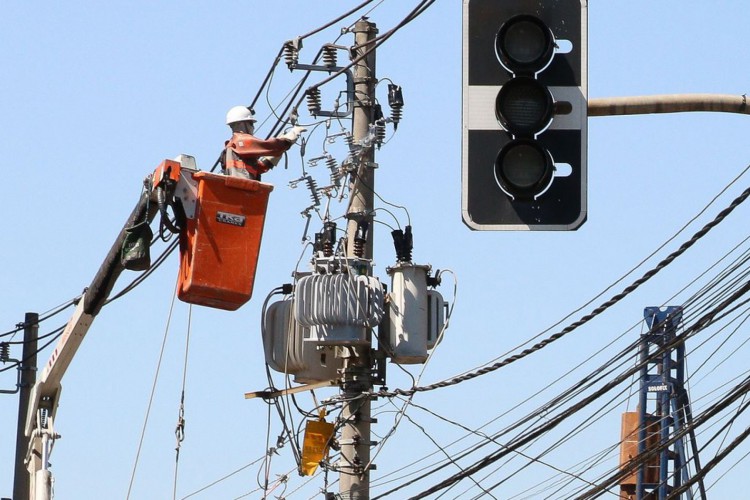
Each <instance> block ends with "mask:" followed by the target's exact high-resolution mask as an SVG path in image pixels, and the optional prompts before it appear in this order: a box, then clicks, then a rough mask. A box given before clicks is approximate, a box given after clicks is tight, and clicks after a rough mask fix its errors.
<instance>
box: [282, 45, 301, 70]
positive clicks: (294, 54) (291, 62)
mask: <svg viewBox="0 0 750 500" xmlns="http://www.w3.org/2000/svg"><path fill="white" fill-rule="evenodd" d="M284 60H285V61H286V65H287V67H288V68H289V70H290V71H291V70H292V69H294V67H295V66H296V65H297V63H298V62H299V49H298V48H297V47H295V46H294V43H293V42H287V43H286V44H284Z"/></svg>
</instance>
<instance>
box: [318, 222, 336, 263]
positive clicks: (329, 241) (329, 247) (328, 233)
mask: <svg viewBox="0 0 750 500" xmlns="http://www.w3.org/2000/svg"><path fill="white" fill-rule="evenodd" d="M321 239H322V247H323V249H322V250H323V256H324V257H332V256H333V246H334V245H335V244H336V223H335V222H326V223H324V224H323V232H322V233H321Z"/></svg>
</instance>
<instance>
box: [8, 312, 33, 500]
mask: <svg viewBox="0 0 750 500" xmlns="http://www.w3.org/2000/svg"><path fill="white" fill-rule="evenodd" d="M38 335H39V315H38V314H37V313H26V317H25V318H24V323H23V354H22V355H21V364H20V365H19V367H18V368H19V369H20V370H21V387H19V392H18V430H17V432H16V462H15V474H14V477H13V498H15V499H17V500H25V499H27V498H29V484H30V483H29V481H30V478H29V472H28V471H27V470H26V464H25V463H24V462H25V460H26V453H27V452H28V450H29V438H28V437H27V436H26V432H25V426H26V413H27V412H28V411H29V398H30V396H31V388H32V387H34V384H35V383H36V354H37V337H38Z"/></svg>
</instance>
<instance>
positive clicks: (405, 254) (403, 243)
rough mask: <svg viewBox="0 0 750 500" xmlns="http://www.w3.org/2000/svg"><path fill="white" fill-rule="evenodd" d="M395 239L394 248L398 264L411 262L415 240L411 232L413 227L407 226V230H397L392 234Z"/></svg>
mask: <svg viewBox="0 0 750 500" xmlns="http://www.w3.org/2000/svg"><path fill="white" fill-rule="evenodd" d="M391 236H392V237H393V246H394V247H395V249H396V260H397V261H398V262H411V255H412V249H413V248H414V239H413V236H412V232H411V226H406V230H405V231H402V230H401V229H396V230H395V231H393V232H391Z"/></svg>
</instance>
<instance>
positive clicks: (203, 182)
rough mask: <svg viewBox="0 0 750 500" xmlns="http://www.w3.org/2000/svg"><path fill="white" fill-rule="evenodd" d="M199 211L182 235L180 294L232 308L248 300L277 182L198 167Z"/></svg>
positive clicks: (184, 298) (205, 303) (192, 300)
mask: <svg viewBox="0 0 750 500" xmlns="http://www.w3.org/2000/svg"><path fill="white" fill-rule="evenodd" d="M192 177H193V180H195V181H197V184H198V190H197V200H196V206H195V215H194V217H193V218H192V219H187V225H186V228H185V230H184V231H183V232H182V234H181V235H180V274H179V281H178V284H177V286H178V292H177V296H178V297H179V299H180V300H182V301H184V302H189V303H191V304H198V305H202V306H209V307H216V308H219V309H226V310H229V311H234V310H236V309H238V308H239V307H240V306H242V305H243V304H244V303H245V302H247V301H248V300H250V297H251V296H252V294H253V283H254V282H255V269H256V267H257V265H258V255H259V254H260V242H261V238H262V236H263V224H264V223H265V219H266V208H267V207H268V196H269V194H270V193H271V191H272V190H273V186H272V185H270V184H266V183H263V182H259V181H254V180H250V179H240V178H236V177H229V176H226V175H217V174H211V173H208V172H195V173H193V174H192Z"/></svg>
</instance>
